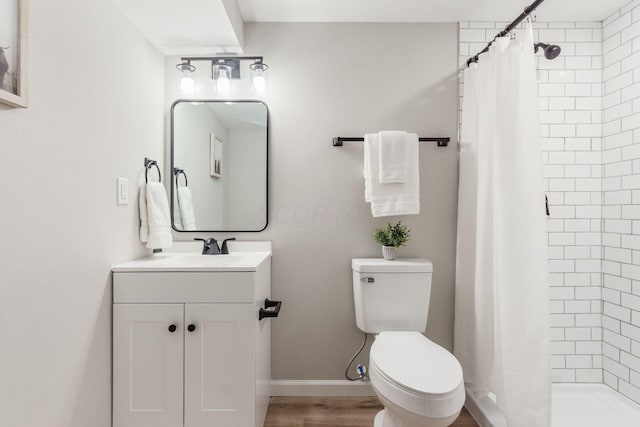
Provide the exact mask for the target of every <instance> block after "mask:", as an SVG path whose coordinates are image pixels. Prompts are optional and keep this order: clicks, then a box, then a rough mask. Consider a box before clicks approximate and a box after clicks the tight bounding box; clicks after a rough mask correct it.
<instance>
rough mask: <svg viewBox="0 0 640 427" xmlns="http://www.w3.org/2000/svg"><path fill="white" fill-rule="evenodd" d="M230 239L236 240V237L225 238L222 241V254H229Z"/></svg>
mask: <svg viewBox="0 0 640 427" xmlns="http://www.w3.org/2000/svg"><path fill="white" fill-rule="evenodd" d="M229 240H236V238H235V237H231V238H230V239H224V240H223V241H222V255H229V248H228V247H227V242H228V241H229Z"/></svg>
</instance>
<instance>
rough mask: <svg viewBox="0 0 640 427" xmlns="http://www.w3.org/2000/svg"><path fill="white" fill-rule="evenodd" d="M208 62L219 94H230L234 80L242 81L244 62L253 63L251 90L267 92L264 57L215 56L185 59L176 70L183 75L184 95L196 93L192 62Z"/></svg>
mask: <svg viewBox="0 0 640 427" xmlns="http://www.w3.org/2000/svg"><path fill="white" fill-rule="evenodd" d="M197 61H206V62H209V63H210V65H211V79H212V80H213V82H214V87H215V89H216V92H217V93H220V94H228V93H230V92H231V89H232V85H231V81H232V80H239V79H241V78H242V77H241V75H240V64H241V62H242V61H253V63H252V64H251V65H249V68H250V70H251V89H252V90H253V91H254V92H256V93H264V92H266V90H267V70H268V69H269V66H268V65H267V64H265V63H264V62H262V61H263V58H262V56H214V57H184V58H181V62H180V64H178V65H176V68H177V69H178V70H180V71H181V72H182V74H183V76H182V79H181V80H180V89H181V91H182V94H183V95H192V94H193V93H194V92H195V83H194V81H193V78H192V77H191V73H193V72H194V71H195V70H196V67H194V66H193V65H192V64H191V62H197Z"/></svg>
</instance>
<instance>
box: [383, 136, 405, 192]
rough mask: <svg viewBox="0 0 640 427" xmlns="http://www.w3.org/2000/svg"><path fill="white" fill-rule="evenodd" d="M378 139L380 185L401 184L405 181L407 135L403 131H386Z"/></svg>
mask: <svg viewBox="0 0 640 427" xmlns="http://www.w3.org/2000/svg"><path fill="white" fill-rule="evenodd" d="M378 135H379V137H380V149H379V153H380V183H382V184H392V183H394V184H403V183H405V182H406V181H407V169H408V162H407V161H408V155H409V153H408V150H409V144H408V139H410V136H409V135H413V134H407V132H405V131H397V130H387V131H380V132H379V133H378Z"/></svg>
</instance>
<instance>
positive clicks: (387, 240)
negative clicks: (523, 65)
mask: <svg viewBox="0 0 640 427" xmlns="http://www.w3.org/2000/svg"><path fill="white" fill-rule="evenodd" d="M410 232H411V230H409V229H408V228H407V226H406V225H404V224H402V221H398V223H397V224H395V225H391V223H387V224H385V225H384V226H383V227H382V228H375V229H374V230H373V238H374V239H375V240H376V242H378V243H380V244H381V245H382V256H383V257H384V259H386V260H389V261H391V260H392V259H394V258H395V257H396V249H398V248H399V247H400V246H405V245H406V244H407V242H408V241H409V238H410V236H409V233H410Z"/></svg>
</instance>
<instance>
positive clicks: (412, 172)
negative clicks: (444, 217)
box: [364, 134, 420, 217]
mask: <svg viewBox="0 0 640 427" xmlns="http://www.w3.org/2000/svg"><path fill="white" fill-rule="evenodd" d="M407 136H408V138H407V159H408V160H407V177H406V182H405V183H403V184H382V183H380V180H379V176H380V156H379V148H380V137H379V135H378V134H367V135H365V138H364V139H365V141H364V147H365V149H364V152H365V158H364V165H365V170H364V176H365V200H366V201H368V202H371V213H372V215H373V216H374V217H382V216H394V215H417V214H419V213H420V171H419V164H418V154H419V153H418V136H417V135H415V134H407Z"/></svg>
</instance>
